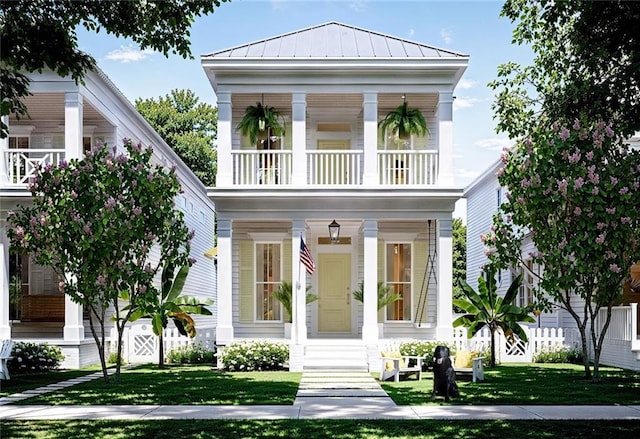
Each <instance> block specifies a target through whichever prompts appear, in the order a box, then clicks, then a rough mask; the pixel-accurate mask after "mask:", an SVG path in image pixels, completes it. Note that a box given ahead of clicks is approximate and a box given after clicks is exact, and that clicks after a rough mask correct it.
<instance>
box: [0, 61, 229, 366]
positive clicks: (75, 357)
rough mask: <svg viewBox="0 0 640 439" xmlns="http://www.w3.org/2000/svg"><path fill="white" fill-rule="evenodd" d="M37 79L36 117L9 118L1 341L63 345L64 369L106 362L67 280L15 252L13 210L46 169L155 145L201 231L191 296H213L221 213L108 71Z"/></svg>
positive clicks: (2, 158)
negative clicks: (102, 151) (103, 149)
mask: <svg viewBox="0 0 640 439" xmlns="http://www.w3.org/2000/svg"><path fill="white" fill-rule="evenodd" d="M29 76H30V78H31V84H30V91H31V93H32V95H31V96H27V97H26V98H25V100H24V103H25V105H26V106H27V109H28V112H29V117H23V118H21V119H19V120H17V119H15V117H13V116H11V117H7V118H6V123H7V124H8V126H9V136H8V138H6V139H1V140H0V339H9V338H10V339H13V340H14V341H31V342H41V343H42V342H46V343H49V344H52V345H57V346H60V347H61V348H62V351H63V354H64V355H65V360H64V362H63V366H64V367H82V366H85V365H88V364H96V363H98V362H99V360H98V355H97V351H96V347H95V343H94V341H93V338H92V336H91V333H90V330H89V323H88V320H87V313H86V312H83V309H82V306H80V305H78V304H76V303H73V302H72V301H71V300H70V299H69V297H65V295H64V294H62V293H60V292H59V290H58V282H59V280H58V279H57V276H56V274H55V273H54V272H53V270H52V269H51V268H50V267H44V266H40V265H38V264H36V263H35V262H34V261H33V260H32V259H31V258H30V257H29V255H27V254H20V253H16V252H13V251H10V243H9V240H8V238H7V233H6V228H7V222H6V218H7V213H8V212H9V211H11V210H13V209H16V207H17V206H18V205H28V204H29V202H30V200H31V193H30V192H29V191H28V189H27V187H28V183H29V182H30V180H31V178H32V177H33V176H34V175H35V173H36V170H37V168H38V166H40V165H45V164H48V163H52V164H57V163H59V162H60V161H61V160H63V159H64V160H67V161H68V160H70V159H73V158H81V157H83V155H84V153H85V151H86V150H88V149H91V148H96V147H98V146H102V145H104V144H105V143H106V144H108V145H109V146H114V145H116V146H118V148H120V149H122V143H123V142H122V140H123V139H124V138H129V139H132V140H133V141H135V142H141V143H142V144H143V145H145V146H152V147H153V148H154V155H153V160H154V161H155V162H156V163H161V164H164V165H166V166H172V165H173V164H176V165H177V166H178V171H177V172H178V177H179V179H180V181H181V183H182V187H183V190H184V193H183V194H181V195H180V196H179V197H177V198H176V200H175V202H176V208H178V209H181V210H182V211H183V213H184V215H185V221H186V223H187V225H188V227H189V228H190V229H192V230H195V232H196V234H195V237H194V240H193V241H192V250H191V255H192V257H194V258H195V259H197V263H196V264H195V265H194V266H193V267H192V269H191V270H190V273H189V277H188V279H187V283H186V285H185V290H184V291H185V294H188V295H193V296H199V297H202V298H205V297H206V298H211V299H215V288H212V287H211V284H212V282H213V280H214V273H215V265H214V261H213V260H212V259H209V258H207V257H205V256H204V253H205V252H207V251H208V250H210V249H211V248H212V247H213V244H214V209H213V204H212V203H211V201H210V200H209V198H208V197H207V194H206V188H205V187H204V185H203V184H202V183H201V182H200V180H198V179H197V178H196V177H195V175H194V174H193V173H192V172H191V171H190V170H189V169H188V168H187V167H186V166H185V165H184V163H183V162H182V161H181V160H180V158H179V157H178V156H177V155H176V154H175V153H174V151H173V150H172V149H171V148H170V147H169V146H168V145H167V144H166V143H165V142H164V141H163V140H162V138H160V136H159V135H158V134H157V133H156V132H155V131H154V130H153V129H152V128H151V126H150V125H149V124H148V123H147V122H146V121H145V120H144V119H143V118H142V116H140V114H139V113H138V112H137V111H136V110H135V108H134V106H133V105H132V104H131V103H130V102H129V101H128V100H127V99H126V98H125V97H124V95H122V93H121V92H120V91H119V90H118V89H117V87H116V86H115V85H114V84H113V83H112V82H111V81H110V80H109V79H108V78H107V77H106V76H105V75H104V73H102V72H101V71H99V70H96V71H92V72H88V73H87V74H86V78H85V83H84V84H77V83H76V82H75V81H74V80H73V79H71V78H69V77H67V78H62V77H59V76H57V75H56V74H54V73H52V72H43V73H41V74H32V75H29ZM212 310H213V311H215V310H214V309H212ZM215 318H216V314H215V312H214V315H213V316H210V317H204V316H198V330H200V331H206V330H207V328H210V330H211V332H212V333H213V330H214V328H215ZM149 333H150V331H149ZM151 358H152V359H153V358H155V357H151ZM150 361H153V360H150Z"/></svg>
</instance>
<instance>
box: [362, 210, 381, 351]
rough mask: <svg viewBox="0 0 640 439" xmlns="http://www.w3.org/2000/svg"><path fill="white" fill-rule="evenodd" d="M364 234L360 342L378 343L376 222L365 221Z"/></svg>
mask: <svg viewBox="0 0 640 439" xmlns="http://www.w3.org/2000/svg"><path fill="white" fill-rule="evenodd" d="M362 231H363V234H364V303H363V315H362V340H363V341H364V342H365V343H376V342H377V341H378V222H377V221H371V220H366V221H365V222H364V224H363V226H362Z"/></svg>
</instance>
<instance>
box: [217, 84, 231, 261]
mask: <svg viewBox="0 0 640 439" xmlns="http://www.w3.org/2000/svg"><path fill="white" fill-rule="evenodd" d="M216 96H217V98H218V141H217V150H218V174H217V176H216V186H217V187H230V186H232V185H233V162H232V158H231V139H232V133H233V127H232V126H231V93H229V92H222V91H219V92H218V93H216ZM218 261H220V260H219V259H218Z"/></svg>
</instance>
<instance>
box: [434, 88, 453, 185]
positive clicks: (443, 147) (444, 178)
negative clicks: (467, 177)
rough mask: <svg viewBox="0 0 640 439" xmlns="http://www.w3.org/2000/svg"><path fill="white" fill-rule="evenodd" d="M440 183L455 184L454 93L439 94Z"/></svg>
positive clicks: (437, 112) (437, 113)
mask: <svg viewBox="0 0 640 439" xmlns="http://www.w3.org/2000/svg"><path fill="white" fill-rule="evenodd" d="M436 117H437V120H438V162H439V173H438V185H440V186H453V184H454V182H453V95H452V93H440V94H439V96H438V109H437V111H436Z"/></svg>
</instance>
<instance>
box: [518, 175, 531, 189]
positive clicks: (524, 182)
mask: <svg viewBox="0 0 640 439" xmlns="http://www.w3.org/2000/svg"><path fill="white" fill-rule="evenodd" d="M520 184H521V185H522V187H531V180H529V179H528V178H526V177H525V178H523V179H522V181H521V182H520Z"/></svg>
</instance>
